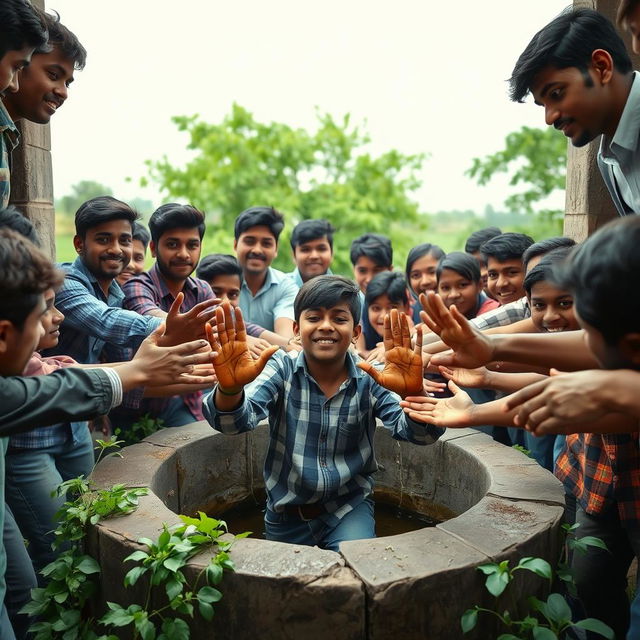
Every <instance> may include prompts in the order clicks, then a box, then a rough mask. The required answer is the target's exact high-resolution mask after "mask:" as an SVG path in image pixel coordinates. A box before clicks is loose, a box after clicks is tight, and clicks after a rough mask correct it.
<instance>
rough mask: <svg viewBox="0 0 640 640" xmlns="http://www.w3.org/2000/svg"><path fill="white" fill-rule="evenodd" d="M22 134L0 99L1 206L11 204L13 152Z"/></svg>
mask: <svg viewBox="0 0 640 640" xmlns="http://www.w3.org/2000/svg"><path fill="white" fill-rule="evenodd" d="M19 141H20V134H19V133H18V129H17V127H16V125H15V123H14V122H13V120H12V119H11V116H10V115H9V112H8V111H7V109H6V107H5V106H4V105H3V104H2V100H0V206H2V208H3V209H4V207H6V206H7V205H8V204H9V196H10V194H11V179H10V173H11V152H12V151H13V150H14V149H15V148H16V147H17V146H18V142H19Z"/></svg>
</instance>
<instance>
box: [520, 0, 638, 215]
mask: <svg viewBox="0 0 640 640" xmlns="http://www.w3.org/2000/svg"><path fill="white" fill-rule="evenodd" d="M509 82H510V89H511V91H510V93H511V99H512V100H514V101H518V102H522V101H523V100H524V98H525V97H526V95H527V94H528V93H529V92H531V93H532V94H533V98H534V100H535V102H536V104H538V105H540V106H543V107H544V110H545V121H546V123H547V124H548V125H553V126H554V127H555V128H556V129H559V130H561V131H562V132H563V133H564V135H565V136H567V137H568V138H570V140H571V143H572V144H573V145H574V146H576V147H582V146H584V145H586V144H587V143H589V142H591V141H592V140H595V138H597V137H598V136H599V135H601V134H602V140H601V142H600V150H599V151H598V167H599V169H600V172H601V174H602V177H603V179H604V182H605V184H606V185H607V189H608V190H609V193H610V194H611V197H612V199H613V202H614V204H615V206H616V209H617V210H618V213H619V214H620V215H627V214H629V213H637V212H638V211H640V182H639V181H638V175H640V124H639V123H638V122H637V118H636V114H637V113H638V110H640V81H638V72H634V71H633V68H632V65H631V59H630V58H629V55H628V54H627V51H626V48H625V45H624V42H623V41H622V38H620V36H619V35H618V33H617V32H616V30H615V27H614V26H613V25H612V24H611V22H609V20H607V18H605V17H604V16H603V15H602V14H600V13H598V12H597V11H593V10H591V9H577V10H573V9H569V10H567V11H565V12H564V13H562V14H561V15H560V16H558V17H557V18H556V19H555V20H553V21H552V22H550V23H549V24H548V25H547V26H546V27H544V28H543V29H542V30H540V31H539V32H538V33H537V34H536V35H535V36H534V37H533V39H532V40H531V42H530V43H529V44H528V45H527V47H526V49H525V50H524V51H523V52H522V54H521V55H520V57H519V58H518V61H517V62H516V65H515V67H514V69H513V72H512V74H511V79H510V81H509Z"/></svg>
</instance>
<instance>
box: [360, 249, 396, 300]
mask: <svg viewBox="0 0 640 640" xmlns="http://www.w3.org/2000/svg"><path fill="white" fill-rule="evenodd" d="M392 268H393V267H384V266H382V265H379V264H376V263H375V262H374V261H373V260H372V259H371V258H368V257H367V256H360V257H359V258H358V259H357V260H356V263H355V264H354V265H353V279H354V280H355V281H356V284H357V285H358V286H359V287H360V291H362V293H365V292H366V290H367V287H368V286H369V283H370V282H371V279H372V278H373V276H375V275H377V274H379V273H382V272H383V271H391V269H392Z"/></svg>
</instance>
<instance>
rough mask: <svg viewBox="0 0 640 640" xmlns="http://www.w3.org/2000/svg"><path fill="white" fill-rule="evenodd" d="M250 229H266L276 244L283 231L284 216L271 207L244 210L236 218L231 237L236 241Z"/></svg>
mask: <svg viewBox="0 0 640 640" xmlns="http://www.w3.org/2000/svg"><path fill="white" fill-rule="evenodd" d="M251 227H267V228H268V229H269V231H270V232H271V233H272V234H273V237H274V238H275V240H276V244H277V242H278V238H279V237H280V234H281V233H282V230H283V229H284V216H283V215H282V214H281V213H280V212H279V211H277V210H276V209H274V208H273V207H250V208H249V209H245V210H244V211H243V212H242V213H241V214H240V215H239V216H238V217H237V218H236V223H235V225H234V228H233V235H234V237H235V239H236V240H237V239H238V238H239V237H240V236H241V235H242V234H243V233H244V232H245V231H247V230H248V229H251Z"/></svg>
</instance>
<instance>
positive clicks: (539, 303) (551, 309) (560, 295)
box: [529, 281, 580, 333]
mask: <svg viewBox="0 0 640 640" xmlns="http://www.w3.org/2000/svg"><path fill="white" fill-rule="evenodd" d="M529 306H530V308H531V320H532V321H533V324H534V325H535V327H536V329H537V330H538V331H544V332H547V333H555V332H557V331H575V330H576V329H579V328H580V325H579V324H578V320H577V318H576V316H575V313H574V310H573V296H572V295H571V293H569V292H568V291H565V290H563V289H558V288H557V287H554V286H553V285H552V284H551V283H550V282H545V281H542V282H536V283H535V284H534V285H533V286H532V287H531V297H530V298H529Z"/></svg>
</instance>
